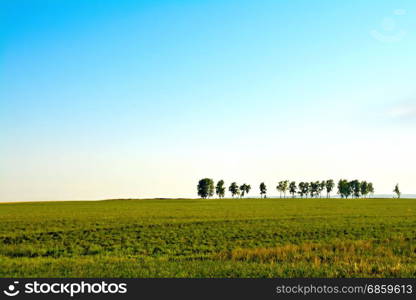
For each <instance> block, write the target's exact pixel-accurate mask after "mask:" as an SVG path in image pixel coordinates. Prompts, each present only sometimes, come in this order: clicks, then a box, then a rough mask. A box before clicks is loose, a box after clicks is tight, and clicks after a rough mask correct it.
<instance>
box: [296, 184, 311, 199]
mask: <svg viewBox="0 0 416 300" xmlns="http://www.w3.org/2000/svg"><path fill="white" fill-rule="evenodd" d="M298 187H299V191H298V193H299V195H300V196H301V197H302V198H303V196H304V195H305V196H306V198H308V192H309V183H308V182H300V183H299V185H298Z"/></svg>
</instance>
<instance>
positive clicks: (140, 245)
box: [0, 199, 416, 277]
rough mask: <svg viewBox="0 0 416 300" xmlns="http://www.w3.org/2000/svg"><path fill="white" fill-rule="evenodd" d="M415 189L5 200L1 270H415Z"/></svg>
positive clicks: (317, 273)
mask: <svg viewBox="0 0 416 300" xmlns="http://www.w3.org/2000/svg"><path fill="white" fill-rule="evenodd" d="M415 241H416V200H415V199H400V200H398V199H348V200H343V199H223V200H217V199H211V200H209V199H208V200H200V199H195V200H180V199H175V200H169V199H163V200H109V201H98V202H87V201H81V202H75V201H74V202H72V201H71V202H44V203H41V202H37V203H4V204H0V277H402V276H403V277H404V276H406V277H416V243H415Z"/></svg>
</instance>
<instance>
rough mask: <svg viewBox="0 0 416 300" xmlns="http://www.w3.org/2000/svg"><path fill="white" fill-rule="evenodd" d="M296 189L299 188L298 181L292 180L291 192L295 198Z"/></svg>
mask: <svg viewBox="0 0 416 300" xmlns="http://www.w3.org/2000/svg"><path fill="white" fill-rule="evenodd" d="M296 190H297V186H296V182H294V181H292V182H291V183H290V184H289V193H291V194H292V198H295V194H296Z"/></svg>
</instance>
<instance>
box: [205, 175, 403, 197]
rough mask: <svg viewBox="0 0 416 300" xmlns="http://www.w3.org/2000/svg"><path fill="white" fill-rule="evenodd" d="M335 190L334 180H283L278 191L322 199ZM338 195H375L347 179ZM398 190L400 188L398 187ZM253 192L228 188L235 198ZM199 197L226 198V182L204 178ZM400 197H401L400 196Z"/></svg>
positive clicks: (244, 186)
mask: <svg viewBox="0 0 416 300" xmlns="http://www.w3.org/2000/svg"><path fill="white" fill-rule="evenodd" d="M334 188H335V182H334V180H332V179H328V180H322V181H313V182H303V181H302V182H299V183H298V184H297V183H296V182H295V181H289V180H282V181H279V182H278V184H277V186H276V190H277V191H278V192H279V193H280V197H282V196H283V197H284V198H286V195H287V193H289V194H291V196H292V198H295V197H296V195H299V196H300V197H301V198H304V197H306V198H308V197H311V198H318V197H319V198H321V197H322V193H323V192H324V193H326V197H327V198H330V197H331V192H332V191H333V189H334ZM337 188H338V191H337V192H338V194H339V195H340V196H341V198H349V197H355V198H360V197H364V198H365V197H368V196H369V195H373V194H374V186H373V183H371V182H367V181H359V180H352V181H348V180H346V179H341V180H339V181H338V184H337ZM397 189H398V186H397ZM250 190H251V185H249V184H246V183H244V184H242V185H238V184H237V183H236V182H232V183H231V184H230V186H229V187H228V191H229V192H230V193H231V196H232V197H233V198H234V197H241V198H242V197H244V196H245V195H247V194H248V193H249V192H250ZM259 190H260V197H261V198H266V196H267V186H266V184H265V183H264V182H262V183H260V186H259ZM197 191H198V196H200V197H202V198H210V197H212V196H214V193H215V194H216V195H217V196H218V197H219V198H224V196H225V192H226V186H225V183H224V180H219V181H218V182H217V184H216V185H215V184H214V180H212V179H211V178H204V179H201V180H200V181H199V182H198V186H197ZM399 197H400V196H399Z"/></svg>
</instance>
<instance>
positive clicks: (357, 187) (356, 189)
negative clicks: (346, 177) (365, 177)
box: [350, 179, 361, 198]
mask: <svg viewBox="0 0 416 300" xmlns="http://www.w3.org/2000/svg"><path fill="white" fill-rule="evenodd" d="M350 189H351V191H352V195H353V196H354V197H355V198H359V197H360V195H361V184H360V181H358V180H357V179H355V180H353V181H351V182H350Z"/></svg>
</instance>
